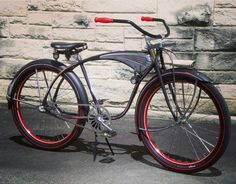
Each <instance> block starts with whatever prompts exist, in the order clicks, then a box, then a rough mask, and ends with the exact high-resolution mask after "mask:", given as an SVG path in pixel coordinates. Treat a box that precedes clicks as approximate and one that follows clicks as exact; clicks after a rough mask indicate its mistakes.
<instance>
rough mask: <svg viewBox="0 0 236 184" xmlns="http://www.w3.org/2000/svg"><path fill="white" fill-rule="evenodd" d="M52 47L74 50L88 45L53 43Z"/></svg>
mask: <svg viewBox="0 0 236 184" xmlns="http://www.w3.org/2000/svg"><path fill="white" fill-rule="evenodd" d="M51 47H53V48H54V49H66V50H72V49H76V48H84V47H87V43H66V42H52V43H51Z"/></svg>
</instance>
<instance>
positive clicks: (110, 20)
mask: <svg viewBox="0 0 236 184" xmlns="http://www.w3.org/2000/svg"><path fill="white" fill-rule="evenodd" d="M141 20H142V21H155V22H162V23H163V25H164V26H165V28H166V32H167V33H166V34H165V37H168V36H169V35H170V28H169V27H168V25H167V24H166V22H165V20H163V19H158V18H153V17H144V16H143V17H141ZM94 21H95V22H100V23H124V24H130V25H131V26H133V27H134V28H135V29H137V30H138V31H139V32H141V33H143V34H144V35H147V36H149V37H151V38H157V39H162V35H160V34H158V35H154V34H151V33H149V32H147V31H145V30H143V29H142V28H141V27H139V26H138V25H137V24H135V23H134V22H132V21H130V20H124V19H113V18H107V17H95V19H94Z"/></svg>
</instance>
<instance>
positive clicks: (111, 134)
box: [102, 130, 117, 138]
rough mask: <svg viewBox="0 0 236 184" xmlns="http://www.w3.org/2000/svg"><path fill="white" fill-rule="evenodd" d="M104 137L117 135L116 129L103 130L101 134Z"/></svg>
mask: <svg viewBox="0 0 236 184" xmlns="http://www.w3.org/2000/svg"><path fill="white" fill-rule="evenodd" d="M102 135H103V136H104V137H106V138H112V137H115V136H116V135H117V133H116V131H114V130H112V131H105V132H103V134H102Z"/></svg>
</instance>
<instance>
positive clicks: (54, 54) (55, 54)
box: [53, 48, 59, 61]
mask: <svg viewBox="0 0 236 184" xmlns="http://www.w3.org/2000/svg"><path fill="white" fill-rule="evenodd" d="M53 58H54V59H55V60H56V61H57V60H58V59H59V53H58V51H57V49H56V48H54V51H53Z"/></svg>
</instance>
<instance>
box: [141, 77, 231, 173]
mask: <svg viewBox="0 0 236 184" xmlns="http://www.w3.org/2000/svg"><path fill="white" fill-rule="evenodd" d="M163 80H164V84H165V89H166V92H167V95H168V97H169V102H170V105H171V107H172V108H173V112H174V116H175V117H177V118H174V116H173V115H172V113H170V110H169V108H168V106H167V103H166V102H165V98H164V95H163V92H162V88H161V86H160V83H159V82H158V79H156V80H152V82H150V83H149V84H148V85H147V86H146V87H145V89H144V90H143V91H142V93H141V96H140V98H139V104H138V110H137V116H138V119H137V120H138V131H139V133H140V138H141V140H142V141H143V143H144V145H145V147H146V148H147V149H148V150H149V152H150V153H151V155H152V156H153V157H154V158H155V159H156V160H157V161H158V162H160V163H161V164H162V165H164V166H165V167H167V168H169V169H171V170H174V171H177V172H184V173H193V172H197V171H201V170H203V169H205V168H207V167H209V166H211V165H212V164H214V163H215V162H216V161H217V160H218V159H219V158H220V157H221V155H222V154H223V153H224V151H225V149H226V147H227V145H228V142H229V135H230V114H229V111H228V108H227V105H226V103H225V101H224V99H223V97H222V96H221V94H220V93H219V91H218V90H217V89H216V88H215V87H214V86H213V84H211V83H207V82H202V81H199V80H198V79H195V78H189V77H188V76H187V75H185V74H179V75H176V76H175V78H174V79H173V76H172V75H169V76H166V77H164V78H163Z"/></svg>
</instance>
